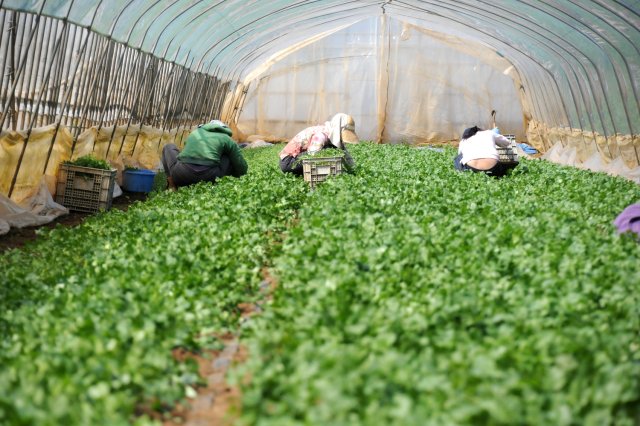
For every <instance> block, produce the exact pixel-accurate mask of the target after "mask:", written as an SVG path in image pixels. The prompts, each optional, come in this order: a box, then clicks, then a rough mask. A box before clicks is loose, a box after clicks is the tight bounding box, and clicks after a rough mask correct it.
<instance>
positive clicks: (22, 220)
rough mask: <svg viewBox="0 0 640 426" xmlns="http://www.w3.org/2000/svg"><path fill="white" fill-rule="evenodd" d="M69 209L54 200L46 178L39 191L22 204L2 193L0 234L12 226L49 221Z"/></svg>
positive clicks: (0, 196)
mask: <svg viewBox="0 0 640 426" xmlns="http://www.w3.org/2000/svg"><path fill="white" fill-rule="evenodd" d="M68 213H69V210H68V209H67V208H66V207H64V206H62V205H60V204H58V203H56V202H55V201H53V197H52V196H51V193H50V192H49V189H48V187H47V184H46V182H45V179H42V180H41V182H40V188H39V190H38V192H37V193H36V194H35V195H34V196H33V197H31V198H29V199H27V200H25V202H24V203H23V204H21V205H18V204H16V203H15V202H14V201H12V200H11V199H10V198H8V197H6V196H4V195H2V194H0V235H4V234H6V233H8V232H9V230H10V228H25V227H27V226H39V225H44V224H45V223H49V222H51V221H53V220H54V219H56V218H57V217H59V216H62V215H65V214H68Z"/></svg>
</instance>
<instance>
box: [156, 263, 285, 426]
mask: <svg viewBox="0 0 640 426" xmlns="http://www.w3.org/2000/svg"><path fill="white" fill-rule="evenodd" d="M261 273H262V279H263V281H262V283H261V284H260V292H261V295H262V297H261V298H260V299H259V300H258V302H256V303H241V304H240V305H238V308H239V309H240V310H241V312H242V314H241V318H242V321H250V320H251V317H252V316H254V315H259V314H260V312H261V311H262V307H261V305H262V304H264V303H265V302H267V301H269V300H270V299H271V298H272V293H273V291H274V290H275V288H276V286H277V281H276V279H275V278H274V277H272V276H271V274H270V273H269V270H268V268H266V267H265V268H263V269H262V271H261ZM220 339H221V340H222V342H223V343H224V349H223V350H221V351H209V352H207V353H205V354H203V355H197V354H193V353H189V352H186V351H180V350H177V351H174V356H175V357H176V359H178V360H186V359H194V360H195V361H196V362H197V363H198V372H199V373H200V376H201V377H202V378H203V379H205V381H206V383H207V385H206V386H204V387H201V388H198V389H197V395H196V396H195V397H194V398H190V399H188V401H187V406H181V405H179V406H177V407H176V408H175V409H174V410H173V413H172V414H173V417H174V418H175V420H170V421H165V422H164V423H163V426H178V425H182V426H211V425H216V426H227V425H232V424H233V422H234V420H236V419H237V418H238V417H239V415H240V403H241V396H242V395H241V392H240V389H239V388H238V387H236V386H230V385H229V384H228V383H227V381H226V376H227V373H228V371H229V368H231V367H232V366H234V365H237V364H241V363H243V362H244V361H246V359H247V358H248V352H247V349H246V347H244V346H243V345H242V343H241V342H240V338H239V336H238V335H236V334H227V335H224V336H221V337H220Z"/></svg>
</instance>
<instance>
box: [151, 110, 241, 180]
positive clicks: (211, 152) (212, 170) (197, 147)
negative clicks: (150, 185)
mask: <svg viewBox="0 0 640 426" xmlns="http://www.w3.org/2000/svg"><path fill="white" fill-rule="evenodd" d="M232 135H233V133H232V131H231V129H230V128H229V126H227V125H226V124H225V123H223V122H222V121H220V120H213V121H211V122H209V123H207V124H202V125H200V126H198V128H197V129H195V130H194V131H193V132H191V133H190V134H189V136H188V137H187V141H186V142H185V145H184V149H183V150H182V152H180V150H179V149H178V147H177V146H176V145H175V144H167V145H165V146H164V148H163V149H162V165H163V167H164V172H165V173H166V174H167V183H168V186H169V188H171V189H175V188H176V187H180V186H187V185H192V184H194V183H198V182H203V181H204V182H215V181H216V179H218V178H221V177H223V176H234V177H240V176H242V175H244V174H246V173H247V162H246V161H245V160H244V157H242V153H241V152H240V147H239V146H238V144H237V143H236V141H234V140H233V139H232V138H231V136H232Z"/></svg>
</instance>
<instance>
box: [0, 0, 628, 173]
mask: <svg viewBox="0 0 640 426" xmlns="http://www.w3.org/2000/svg"><path fill="white" fill-rule="evenodd" d="M0 10H1V11H2V26H3V28H2V40H1V43H0V61H1V62H2V64H3V66H5V68H6V70H5V71H6V72H5V73H3V81H2V84H0V101H2V105H3V111H2V117H0V120H2V127H3V129H11V130H27V129H32V128H38V127H42V126H46V125H50V124H52V123H54V124H56V126H59V125H62V126H67V127H69V128H70V130H71V131H72V137H73V143H72V146H73V147H75V143H76V141H77V140H79V139H80V140H82V137H80V135H81V133H82V132H83V131H86V130H87V129H89V128H91V127H94V128H95V129H97V130H96V131H100V130H101V129H102V128H103V127H106V126H111V125H117V126H122V125H124V126H126V127H125V132H128V131H129V129H130V128H131V127H134V128H135V125H148V126H152V127H154V128H157V129H160V131H162V132H165V131H168V130H170V129H187V128H190V127H191V126H194V125H197V124H198V123H200V122H202V121H203V120H206V119H208V118H210V117H214V116H215V117H220V118H222V119H226V120H228V121H229V122H231V123H236V124H238V125H239V127H238V128H245V129H248V130H246V131H245V133H246V135H272V136H274V137H279V138H286V137H290V136H291V135H292V134H294V132H295V131H296V130H297V129H298V128H300V127H302V126H303V125H306V124H309V123H312V122H317V121H319V120H320V119H325V117H326V116H327V114H328V112H330V111H334V110H343V109H349V112H350V113H352V114H353V115H355V116H356V121H357V122H359V123H361V124H362V125H363V126H362V128H364V129H366V130H367V131H368V134H367V136H366V138H367V139H372V140H378V141H385V142H386V141H397V140H407V141H409V142H411V143H421V142H429V143H431V142H439V141H446V140H453V139H455V138H456V137H457V136H458V135H459V134H460V131H461V129H464V127H463V126H465V125H466V124H468V122H476V123H482V120H483V117H485V116H488V115H489V114H488V113H489V112H490V111H491V110H492V109H498V110H499V111H501V113H502V115H501V117H502V119H503V123H504V122H505V121H506V124H507V126H505V127H507V130H508V131H510V132H511V133H514V134H515V133H517V134H518V137H521V138H524V137H526V138H527V139H528V140H529V142H531V143H533V144H534V145H535V146H536V147H537V148H538V149H540V150H543V151H546V150H549V149H550V148H551V147H552V146H554V145H555V144H556V143H561V144H562V145H563V146H565V147H566V146H575V147H576V149H577V150H578V153H577V157H578V158H579V160H580V161H581V162H585V161H586V160H587V159H588V158H590V156H591V155H594V154H599V155H601V156H602V158H603V160H604V161H605V162H606V163H609V162H610V161H611V160H613V159H616V158H619V157H622V159H623V160H624V162H625V164H626V167H631V168H636V167H639V165H640V136H639V135H640V131H639V128H640V102H639V99H640V97H639V96H638V94H639V93H640V1H639V0H421V1H419V0H386V1H382V0H287V1H278V0H224V1H223V0H217V1H216V0H206V1H205V0H0ZM41 18H43V19H41ZM52 21H55V22H52ZM372 23H373V24H372ZM362 28H364V29H365V32H360V33H357V31H360V29H362ZM406 29H408V30H407V31H406V32H405V30H406ZM87 30H88V31H87ZM367 30H369V31H368V32H366V31H367ZM349 31H353V32H351V33H350V32H349ZM356 33H357V34H356ZM345 34H347V37H345V36H344V35H345ZM352 34H356V35H357V36H362V38H363V39H364V40H365V42H364V43H351V41H352V40H356V39H357V37H354V38H349V37H348V36H349V35H352ZM407 34H408V35H407ZM405 35H407V39H408V38H409V37H411V36H414V39H413V40H411V41H409V42H406V43H404V44H400V43H399V40H405V39H404V36H405ZM332 37H334V38H333V39H332ZM340 37H342V38H340ZM426 38H430V39H432V40H436V41H437V42H442V43H444V44H447V45H448V47H450V48H451V50H450V51H451V55H449V56H447V55H446V54H445V55H442V56H440V57H438V58H437V59H438V60H439V61H440V62H435V59H434V60H431V57H432V56H433V52H432V51H431V50H429V49H430V48H431V47H432V46H433V45H429V44H427V43H423V44H420V43H419V42H417V41H416V40H417V39H420V40H424V39H426ZM327 40H331V41H330V42H327ZM336 40H342V42H343V44H335V43H336ZM325 42H326V43H325ZM323 43H324V44H323ZM331 43H333V44H331ZM367 43H368V44H367ZM322 49H324V50H323V51H322V52H321V50H322ZM385 49H386V50H385ZM456 50H457V52H458V53H459V52H463V53H464V54H467V55H468V57H473V60H474V61H477V62H474V63H473V64H470V62H469V61H467V62H465V64H466V65H465V66H466V68H465V70H466V74H460V75H457V76H453V73H448V74H447V72H446V71H443V74H442V75H434V74H433V73H431V74H428V73H424V72H420V71H422V70H424V69H438V68H440V69H442V70H447V69H456V68H455V67H456V66H455V63H456V62H455V60H456V56H455V55H456V52H455V51H456ZM296 55H298V56H296ZM323 55H324V56H323ZM401 55H403V56H402V57H401ZM373 57H375V60H369V58H373ZM390 57H391V58H392V60H394V61H395V62H394V63H392V64H391V65H390V62H389V61H388V59H389V58H390ZM354 58H355V59H354ZM399 58H400V59H399ZM449 59H451V60H449ZM341 61H342V63H343V66H342V68H339V67H335V64H336V63H340V62H341ZM476 63H481V64H479V66H487V67H492V68H493V69H492V70H491V71H486V68H485V69H484V70H479V71H478V72H476V66H475V64H476ZM327 64H330V65H327ZM279 65H281V66H280V68H278V66H279ZM325 65H326V66H325ZM332 66H334V68H332ZM286 67H288V68H286ZM385 67H386V69H385ZM336 69H337V70H338V71H336ZM416 69H417V70H418V72H416ZM297 70H302V72H301V73H300V74H296V72H297ZM456 70H457V69H456ZM287 72H288V74H286V73H287ZM278 73H279V74H278ZM390 73H394V74H393V75H392V77H393V79H392V80H390V79H389V75H390ZM483 73H484V74H483ZM491 73H493V74H491ZM285 74H286V76H287V77H286V78H283V77H281V76H283V75H285ZM278 76H280V77H278ZM319 76H322V77H319ZM278 78H280V80H278ZM315 78H320V80H321V81H323V82H324V83H323V85H322V86H319V85H317V84H313V83H314V82H315ZM501 78H502V80H500V79H501ZM277 80H278V81H279V82H278V83H276V81H277ZM334 80H340V81H338V82H336V81H334ZM301 81H302V82H311V84H307V85H310V86H311V87H302V85H301V84H300V82H301ZM354 81H355V82H357V84H353V82H354ZM282 82H284V83H282ZM347 82H348V84H347ZM280 84H284V85H286V88H281V87H279V86H278V85H280ZM506 86H510V87H509V88H506ZM443 87H445V88H447V89H446V90H440V89H441V88H443ZM451 87H454V88H455V89H451ZM496 87H498V88H500V90H502V93H499V94H497V96H496V97H497V98H500V97H502V98H507V97H508V98H509V99H508V101H509V102H510V103H502V104H499V102H497V101H496V103H497V104H499V105H500V107H495V105H490V104H491V103H492V102H490V101H489V102H488V101H486V99H487V98H492V97H494V95H496V91H495V90H494V89H495V88H496ZM503 88H504V90H503ZM507 89H508V90H507ZM438 90H440V92H439V93H438V94H439V97H438V96H435V95H434V92H435V91H438ZM269 91H270V92H269ZM265 93H270V98H268V99H266V95H265ZM283 93H287V96H289V98H288V99H287V100H286V101H285V100H282V99H283ZM327 93H329V94H327ZM305 96H306V98H305ZM411 96H414V99H413V101H412V102H413V103H411V102H409V101H407V99H408V98H409V97H411ZM423 99H425V100H424V102H423ZM247 100H248V101H247ZM320 104H322V105H321V106H318V105H320ZM264 105H268V107H264ZM425 105H427V106H425ZM292 106H293V107H292ZM374 106H375V107H374ZM251 108H253V111H255V114H254V116H251V114H250V113H249V112H250V109H251ZM287 108H288V109H287ZM465 108H466V109H465ZM305 111H306V115H305V114H304V112H305ZM442 111H450V113H448V115H445V114H444V113H442ZM275 112H280V115H274V113H275ZM251 113H253V112H251ZM505 113H508V114H511V117H507V118H508V120H505V115H507V114H505ZM243 114H244V115H243ZM408 116H411V117H412V120H407V119H406V117H408ZM261 123H281V124H278V125H277V126H276V125H273V126H272V127H270V128H269V127H264V126H263V125H262V124H261ZM243 126H244V127H243ZM57 132H58V130H56V131H55V133H54V135H55V134H57ZM113 134H114V133H113V132H112V134H111V135H110V136H109V146H110V145H111V141H112V140H113V139H114V136H113ZM238 135H240V134H239V133H238ZM525 135H526V136H525ZM28 139H29V137H28V136H27V137H26V140H27V141H28ZM25 146H26V144H25ZM72 150H73V149H72ZM107 151H108V152H110V151H109V150H107ZM45 169H46V168H45ZM15 175H17V172H16V173H15ZM14 180H15V178H14Z"/></svg>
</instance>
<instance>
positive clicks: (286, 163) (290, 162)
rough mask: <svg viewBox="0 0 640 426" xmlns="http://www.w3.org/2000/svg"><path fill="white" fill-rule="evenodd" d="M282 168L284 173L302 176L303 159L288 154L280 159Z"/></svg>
mask: <svg viewBox="0 0 640 426" xmlns="http://www.w3.org/2000/svg"><path fill="white" fill-rule="evenodd" d="M280 170H282V171H283V172H284V173H293V174H294V175H296V176H302V160H301V159H300V158H295V157H292V156H290V155H287V156H286V157H284V158H282V159H280Z"/></svg>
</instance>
